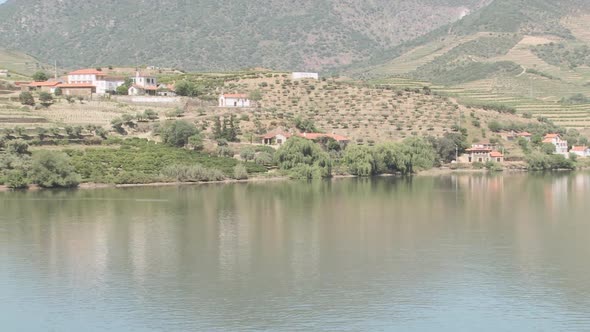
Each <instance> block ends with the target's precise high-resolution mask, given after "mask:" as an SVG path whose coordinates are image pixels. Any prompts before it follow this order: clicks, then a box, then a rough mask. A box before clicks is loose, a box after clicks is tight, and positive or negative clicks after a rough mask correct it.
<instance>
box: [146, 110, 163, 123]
mask: <svg viewBox="0 0 590 332" xmlns="http://www.w3.org/2000/svg"><path fill="white" fill-rule="evenodd" d="M143 116H144V117H145V118H146V119H148V120H150V121H154V120H158V118H159V116H158V113H157V112H156V111H154V110H152V109H147V110H145V111H144V112H143Z"/></svg>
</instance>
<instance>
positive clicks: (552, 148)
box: [541, 143, 555, 154]
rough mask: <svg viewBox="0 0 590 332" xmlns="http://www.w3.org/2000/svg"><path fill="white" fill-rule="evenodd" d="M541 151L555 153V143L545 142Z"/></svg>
mask: <svg viewBox="0 0 590 332" xmlns="http://www.w3.org/2000/svg"><path fill="white" fill-rule="evenodd" d="M541 151H542V152H543V153H544V154H554V153H555V145H553V144H551V143H543V145H541Z"/></svg>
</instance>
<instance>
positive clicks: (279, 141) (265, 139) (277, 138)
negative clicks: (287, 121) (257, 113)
mask: <svg viewBox="0 0 590 332" xmlns="http://www.w3.org/2000/svg"><path fill="white" fill-rule="evenodd" d="M290 137H291V134H289V133H286V132H283V131H279V132H274V133H268V134H266V135H264V136H262V144H264V145H283V144H285V142H286V141H287V140H288V139H289V138H290Z"/></svg>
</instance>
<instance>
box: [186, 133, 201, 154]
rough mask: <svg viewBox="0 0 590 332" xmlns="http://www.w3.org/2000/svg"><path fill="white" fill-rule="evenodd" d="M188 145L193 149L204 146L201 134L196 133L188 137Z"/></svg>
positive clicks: (198, 149) (197, 149) (199, 149)
mask: <svg viewBox="0 0 590 332" xmlns="http://www.w3.org/2000/svg"><path fill="white" fill-rule="evenodd" d="M188 145H189V147H190V148H191V149H193V150H195V151H201V150H203V148H204V147H205V145H204V144H203V137H202V136H201V134H196V135H193V136H191V137H189V138H188Z"/></svg>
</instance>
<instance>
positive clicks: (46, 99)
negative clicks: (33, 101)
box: [39, 92, 53, 106]
mask: <svg viewBox="0 0 590 332" xmlns="http://www.w3.org/2000/svg"><path fill="white" fill-rule="evenodd" d="M39 101H40V102H41V104H42V105H44V106H49V105H51V104H52V103H53V96H52V95H51V94H50V93H49V92H41V93H39Z"/></svg>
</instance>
